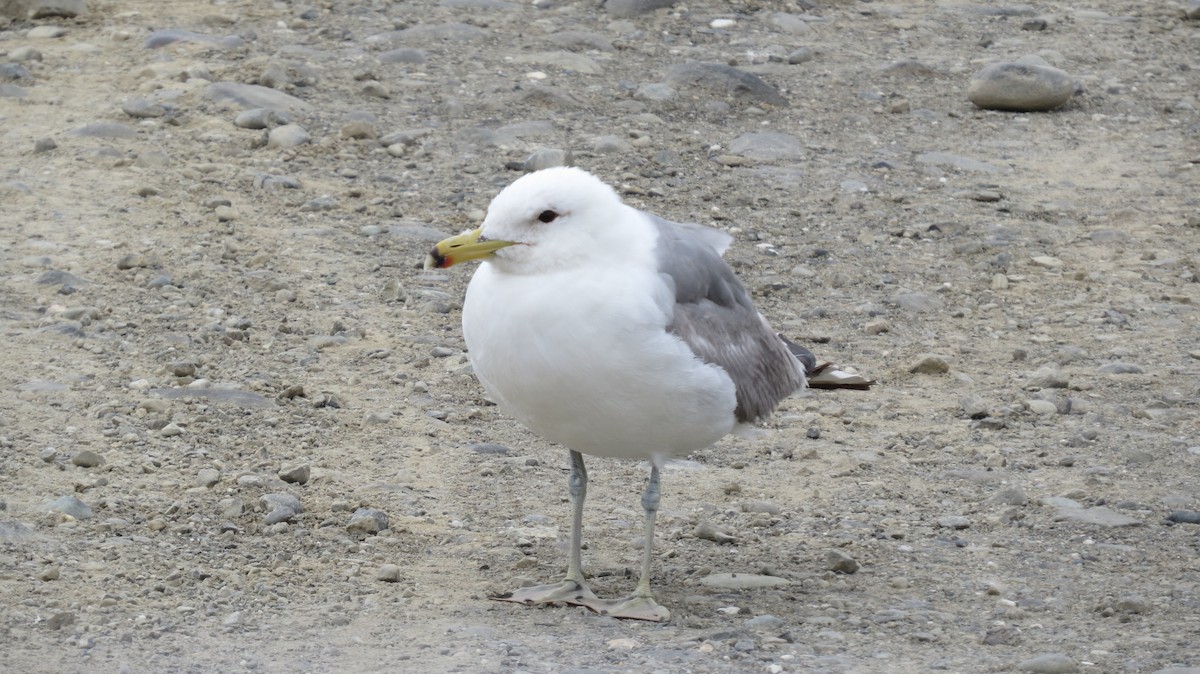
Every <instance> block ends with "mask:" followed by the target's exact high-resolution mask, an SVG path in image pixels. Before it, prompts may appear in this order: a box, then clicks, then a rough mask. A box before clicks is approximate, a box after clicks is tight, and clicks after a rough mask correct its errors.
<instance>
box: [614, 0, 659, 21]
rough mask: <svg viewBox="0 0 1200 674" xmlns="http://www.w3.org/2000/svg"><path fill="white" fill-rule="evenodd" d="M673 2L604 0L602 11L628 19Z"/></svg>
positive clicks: (657, 0)
mask: <svg viewBox="0 0 1200 674" xmlns="http://www.w3.org/2000/svg"><path fill="white" fill-rule="evenodd" d="M674 4H675V0H606V2H605V3H604V11H606V12H608V15H609V16H613V17H617V18H619V19H628V18H630V17H634V16H638V15H639V14H647V13H649V12H653V11H654V10H656V9H662V8H663V7H670V6H672V5H674Z"/></svg>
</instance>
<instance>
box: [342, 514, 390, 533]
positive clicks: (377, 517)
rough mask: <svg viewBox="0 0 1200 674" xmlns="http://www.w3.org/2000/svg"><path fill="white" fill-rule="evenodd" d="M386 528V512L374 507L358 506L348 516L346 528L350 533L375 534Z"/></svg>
mask: <svg viewBox="0 0 1200 674" xmlns="http://www.w3.org/2000/svg"><path fill="white" fill-rule="evenodd" d="M387 528H388V516H387V513H385V512H383V511H382V510H376V509H375V508H359V509H358V510H355V511H354V514H353V515H351V516H350V522H349V523H347V524H346V529H347V530H348V531H350V532H351V533H361V534H377V533H379V532H380V531H383V530H384V529H387Z"/></svg>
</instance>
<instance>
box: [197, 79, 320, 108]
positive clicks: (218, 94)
mask: <svg viewBox="0 0 1200 674" xmlns="http://www.w3.org/2000/svg"><path fill="white" fill-rule="evenodd" d="M204 97H205V98H207V99H209V100H213V101H229V102H232V103H236V104H237V105H239V106H241V107H243V108H247V109H249V108H271V109H274V110H287V111H289V112H302V111H306V110H311V109H312V106H311V105H309V104H308V103H306V102H305V101H302V100H300V99H299V98H296V97H295V96H292V95H291V94H285V93H283V92H282V91H278V90H276V89H272V88H270V87H263V86H259V85H257V84H242V83H241V82H213V83H212V84H210V85H208V86H207V87H205V88H204Z"/></svg>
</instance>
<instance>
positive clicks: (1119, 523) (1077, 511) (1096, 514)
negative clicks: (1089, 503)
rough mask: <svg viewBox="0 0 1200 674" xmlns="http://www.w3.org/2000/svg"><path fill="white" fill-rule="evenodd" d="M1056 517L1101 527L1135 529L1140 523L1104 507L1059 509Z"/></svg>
mask: <svg viewBox="0 0 1200 674" xmlns="http://www.w3.org/2000/svg"><path fill="white" fill-rule="evenodd" d="M1058 517H1059V519H1063V520H1070V521H1072V522H1082V523H1083V524H1096V525H1099V526H1102V527H1135V526H1141V524H1142V521H1141V520H1139V519H1135V518H1133V517H1130V516H1128V515H1123V514H1121V513H1119V512H1117V511H1115V510H1112V509H1110V508H1107V507H1105V506H1096V507H1094V508H1059V509H1058Z"/></svg>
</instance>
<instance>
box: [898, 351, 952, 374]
mask: <svg viewBox="0 0 1200 674" xmlns="http://www.w3.org/2000/svg"><path fill="white" fill-rule="evenodd" d="M908 371H909V372H911V373H913V374H946V373H947V372H949V371H950V361H948V360H946V357H945V356H940V355H938V354H936V353H923V354H921V355H919V356H917V359H916V360H915V361H913V363H912V365H910V366H909V367H908Z"/></svg>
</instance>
